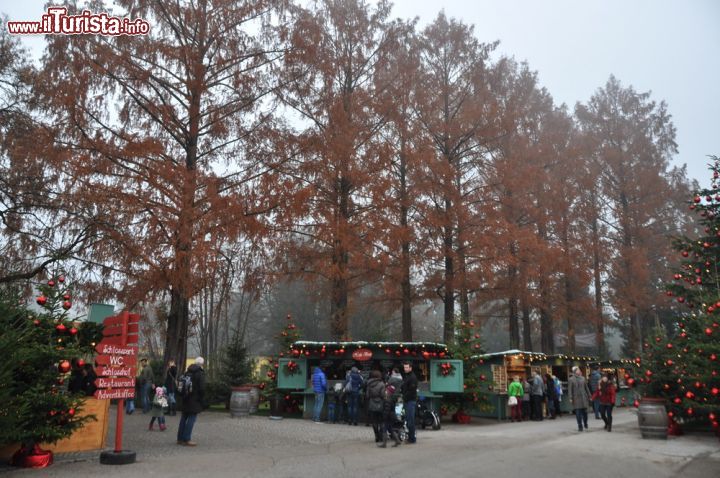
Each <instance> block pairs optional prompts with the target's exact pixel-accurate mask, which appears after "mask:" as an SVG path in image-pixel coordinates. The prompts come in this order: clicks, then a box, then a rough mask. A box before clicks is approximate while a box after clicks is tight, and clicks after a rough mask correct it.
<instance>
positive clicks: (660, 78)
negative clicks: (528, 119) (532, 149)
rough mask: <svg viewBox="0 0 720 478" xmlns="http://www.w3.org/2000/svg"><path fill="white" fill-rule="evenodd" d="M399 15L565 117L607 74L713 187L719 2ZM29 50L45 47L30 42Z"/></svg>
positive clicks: (32, 3)
mask: <svg viewBox="0 0 720 478" xmlns="http://www.w3.org/2000/svg"><path fill="white" fill-rule="evenodd" d="M44 3H45V2H44V0H25V1H23V2H18V1H11V0H0V12H3V13H5V14H7V15H8V16H9V18H10V20H39V18H40V16H41V15H42V13H43V11H44V9H43V4H44ZM394 3H395V8H394V13H395V16H399V17H403V18H412V17H415V16H417V17H419V22H420V26H421V27H422V26H423V25H424V24H426V23H428V22H430V21H432V20H433V19H434V18H435V17H436V16H437V13H438V12H439V11H440V10H441V9H444V10H445V13H446V14H447V15H448V16H449V17H455V18H457V19H460V20H462V21H463V22H465V23H467V24H471V25H474V26H475V34H476V36H477V37H478V38H479V39H480V40H481V41H484V42H491V41H494V40H500V46H499V48H498V52H499V53H501V54H504V55H508V56H514V57H515V58H516V59H517V60H520V61H523V60H525V61H527V62H528V63H529V65H530V67H531V68H532V69H534V70H537V71H538V73H539V77H540V81H541V83H542V85H543V86H545V87H546V88H547V89H548V91H549V92H550V93H551V94H552V95H553V97H554V98H555V101H556V103H558V104H560V103H566V104H567V105H568V106H570V107H571V108H572V107H573V106H574V105H575V102H577V101H583V102H584V101H587V99H588V98H590V96H591V95H592V94H593V92H594V91H595V90H596V89H597V88H599V87H601V86H603V85H604V84H605V82H606V81H607V79H608V77H609V76H610V74H614V75H615V76H616V77H617V78H618V79H619V80H620V81H621V82H622V83H623V84H624V85H632V86H633V87H634V88H635V89H636V90H637V91H641V92H645V91H652V98H653V99H654V100H657V101H660V100H665V101H666V102H667V103H668V106H669V111H670V113H671V114H672V116H673V122H674V124H675V127H676V128H677V143H678V149H679V154H678V155H677V157H676V158H675V163H676V164H683V163H684V164H687V166H688V175H689V176H690V177H691V178H695V179H698V180H699V181H700V183H701V184H702V185H709V183H710V181H709V179H708V172H707V169H706V164H707V163H708V159H707V158H706V156H707V155H713V154H714V155H718V156H720V87H718V85H719V84H720V1H718V0H396V1H395V2H394ZM26 41H27V42H28V44H29V45H31V47H32V48H33V50H35V51H38V50H39V49H41V48H42V46H41V45H42V40H41V38H35V39H28V40H26Z"/></svg>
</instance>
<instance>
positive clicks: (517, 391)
mask: <svg viewBox="0 0 720 478" xmlns="http://www.w3.org/2000/svg"><path fill="white" fill-rule="evenodd" d="M524 393H525V391H524V390H523V386H522V384H521V383H520V377H518V376H517V375H515V376H514V377H513V381H512V382H511V383H510V386H509V387H508V400H509V401H510V400H512V399H513V398H514V399H515V400H514V402H515V404H514V405H512V404H511V405H510V421H511V422H521V421H522V398H523V394H524Z"/></svg>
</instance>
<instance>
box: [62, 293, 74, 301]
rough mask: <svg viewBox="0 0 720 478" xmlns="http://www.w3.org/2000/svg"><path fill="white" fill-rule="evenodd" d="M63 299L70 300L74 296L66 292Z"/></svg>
mask: <svg viewBox="0 0 720 478" xmlns="http://www.w3.org/2000/svg"><path fill="white" fill-rule="evenodd" d="M63 299H65V300H70V299H72V296H71V295H70V294H67V293H66V294H64V295H63Z"/></svg>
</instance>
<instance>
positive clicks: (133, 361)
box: [95, 355, 137, 367]
mask: <svg viewBox="0 0 720 478" xmlns="http://www.w3.org/2000/svg"><path fill="white" fill-rule="evenodd" d="M95 363H96V364H98V365H110V366H111V367H128V366H134V365H137V357H136V356H134V355H98V356H97V357H95Z"/></svg>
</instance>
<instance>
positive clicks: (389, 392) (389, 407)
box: [378, 368, 403, 448]
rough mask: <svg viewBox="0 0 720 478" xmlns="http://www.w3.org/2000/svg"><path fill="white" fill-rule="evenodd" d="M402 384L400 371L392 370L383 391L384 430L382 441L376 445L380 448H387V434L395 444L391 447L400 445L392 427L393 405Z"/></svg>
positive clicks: (393, 419)
mask: <svg viewBox="0 0 720 478" xmlns="http://www.w3.org/2000/svg"><path fill="white" fill-rule="evenodd" d="M402 383H403V379H402V375H400V371H399V370H398V369H396V368H394V369H393V370H392V373H391V374H390V377H389V378H388V381H387V385H386V386H385V391H384V394H385V396H384V400H383V420H384V421H385V430H384V431H383V434H382V441H381V442H380V443H378V446H379V447H380V448H385V447H387V437H388V434H389V435H390V438H392V439H393V440H395V444H394V445H393V446H398V445H400V443H401V442H400V437H399V436H398V434H397V430H395V429H394V427H393V425H394V424H395V405H397V401H398V397H399V396H400V394H401V388H402Z"/></svg>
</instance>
